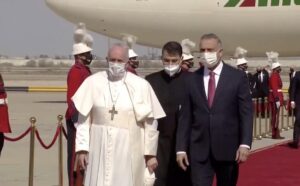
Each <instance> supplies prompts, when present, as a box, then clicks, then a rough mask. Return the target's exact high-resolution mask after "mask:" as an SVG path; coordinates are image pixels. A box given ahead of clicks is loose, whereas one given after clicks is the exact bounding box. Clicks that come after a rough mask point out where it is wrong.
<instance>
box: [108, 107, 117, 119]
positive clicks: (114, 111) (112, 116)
mask: <svg viewBox="0 0 300 186" xmlns="http://www.w3.org/2000/svg"><path fill="white" fill-rule="evenodd" d="M109 113H110V114H111V120H114V116H115V114H118V111H117V110H116V108H115V105H113V106H112V108H111V110H109Z"/></svg>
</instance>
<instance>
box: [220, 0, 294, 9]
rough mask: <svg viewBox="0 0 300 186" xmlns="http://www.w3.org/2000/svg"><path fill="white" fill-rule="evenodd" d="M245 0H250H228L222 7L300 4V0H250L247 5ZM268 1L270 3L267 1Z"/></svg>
mask: <svg viewBox="0 0 300 186" xmlns="http://www.w3.org/2000/svg"><path fill="white" fill-rule="evenodd" d="M246 1H248V2H249V1H251V0H228V1H227V3H226V4H225V5H224V7H255V6H258V7H266V6H274V7H276V6H291V5H292V4H294V5H300V0H282V3H281V1H280V0H256V1H255V3H254V2H253V1H252V4H251V5H250V6H249V3H248V4H247V2H246ZM269 2H270V3H269ZM269 4H270V5H269Z"/></svg>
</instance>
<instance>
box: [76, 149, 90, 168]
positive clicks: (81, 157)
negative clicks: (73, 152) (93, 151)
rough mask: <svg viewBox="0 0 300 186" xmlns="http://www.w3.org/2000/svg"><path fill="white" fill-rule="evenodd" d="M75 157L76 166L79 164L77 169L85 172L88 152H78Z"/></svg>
mask: <svg viewBox="0 0 300 186" xmlns="http://www.w3.org/2000/svg"><path fill="white" fill-rule="evenodd" d="M77 156H78V160H77V161H78V164H79V168H80V169H81V170H85V169H86V167H87V164H88V152H86V151H79V152H77Z"/></svg>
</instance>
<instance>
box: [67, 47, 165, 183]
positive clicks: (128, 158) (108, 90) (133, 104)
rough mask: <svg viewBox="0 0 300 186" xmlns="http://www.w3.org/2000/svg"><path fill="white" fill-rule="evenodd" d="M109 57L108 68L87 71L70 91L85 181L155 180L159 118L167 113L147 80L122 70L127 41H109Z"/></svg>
mask: <svg viewBox="0 0 300 186" xmlns="http://www.w3.org/2000/svg"><path fill="white" fill-rule="evenodd" d="M107 61H108V64H109V68H108V70H107V71H102V72H98V73H95V74H94V75H92V76H90V77H88V78H87V79H86V80H85V81H84V82H83V83H82V85H81V86H80V88H79V89H78V90H77V92H76V93H75V95H74V96H73V97H72V100H73V102H74V104H75V106H76V109H77V110H78V112H79V113H80V114H79V118H78V123H77V133H76V149H75V150H76V152H77V155H78V163H79V166H80V167H82V168H83V169H85V170H86V172H85V181H84V185H85V186H144V185H148V184H147V181H150V182H152V183H154V179H155V178H154V173H153V171H154V169H155V168H156V167H157V166H158V163H157V160H156V150H157V141H158V131H157V119H159V118H162V117H165V113H164V111H163V109H162V107H161V105H160V103H159V101H158V99H157V97H156V95H155V93H154V91H153V90H152V87H151V86H150V84H149V83H148V82H147V81H145V80H144V79H142V78H140V77H138V76H136V75H133V74H132V73H130V72H126V71H125V64H126V62H127V61H128V49H127V48H126V47H124V46H122V45H120V44H116V45H114V46H112V48H110V49H109V51H108V56H107ZM152 173H153V174H152ZM145 175H148V178H146V177H145ZM147 179H148V180H147ZM150 185H151V184H150Z"/></svg>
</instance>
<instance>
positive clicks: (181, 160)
mask: <svg viewBox="0 0 300 186" xmlns="http://www.w3.org/2000/svg"><path fill="white" fill-rule="evenodd" d="M176 159H177V164H178V165H179V167H181V168H182V170H184V171H186V169H187V167H188V166H189V160H188V157H187V154H186V153H179V154H177V158H176Z"/></svg>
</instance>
